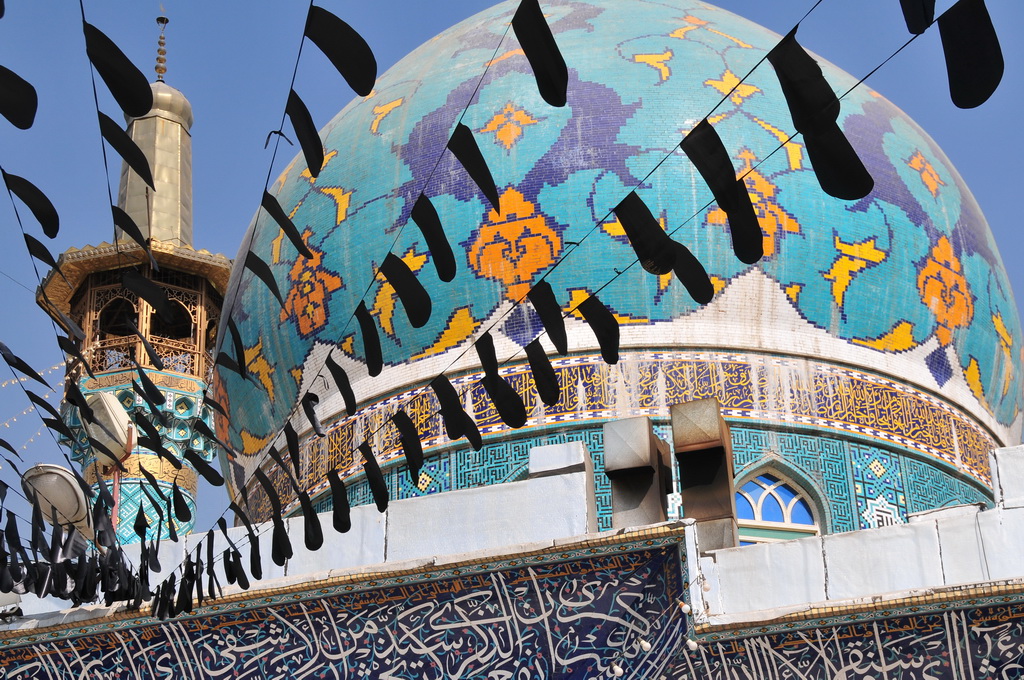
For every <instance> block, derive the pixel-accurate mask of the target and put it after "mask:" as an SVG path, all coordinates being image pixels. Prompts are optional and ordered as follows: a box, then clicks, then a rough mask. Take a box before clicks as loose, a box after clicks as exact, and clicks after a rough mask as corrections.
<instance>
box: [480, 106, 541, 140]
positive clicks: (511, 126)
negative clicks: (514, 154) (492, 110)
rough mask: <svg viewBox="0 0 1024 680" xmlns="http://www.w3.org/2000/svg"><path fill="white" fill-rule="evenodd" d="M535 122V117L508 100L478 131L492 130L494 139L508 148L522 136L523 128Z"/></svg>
mask: <svg viewBox="0 0 1024 680" xmlns="http://www.w3.org/2000/svg"><path fill="white" fill-rule="evenodd" d="M536 122H537V119H536V118H534V117H532V116H531V115H530V114H528V113H527V112H526V111H525V110H523V109H519V108H516V107H515V105H514V104H512V102H509V103H508V104H505V108H503V109H502V110H501V111H499V112H498V113H496V114H494V117H493V118H491V119H490V120H489V121H487V125H485V126H483V127H482V128H480V130H479V132H493V133H494V139H495V140H496V141H497V142H498V143H499V144H501V145H502V146H503V147H505V149H506V150H508V149H511V148H512V146H513V145H514V144H515V143H516V142H518V141H519V138H520V137H522V136H523V128H524V127H526V126H527V125H533V124H534V123H536Z"/></svg>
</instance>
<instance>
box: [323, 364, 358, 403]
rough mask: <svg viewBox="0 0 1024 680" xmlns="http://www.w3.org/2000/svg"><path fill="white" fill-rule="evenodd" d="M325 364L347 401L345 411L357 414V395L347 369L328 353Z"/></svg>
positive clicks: (342, 396)
mask: <svg viewBox="0 0 1024 680" xmlns="http://www.w3.org/2000/svg"><path fill="white" fill-rule="evenodd" d="M324 364H325V365H326V366H327V370H328V371H330V373H331V377H332V378H334V384H335V385H337V386H338V392H339V393H340V394H341V398H342V399H343V400H344V401H345V413H346V414H347V415H350V416H353V415H355V413H356V410H357V409H358V404H357V403H356V395H355V392H353V391H352V384H351V383H350V382H349V379H348V374H347V373H345V369H343V368H342V367H341V366H339V365H338V364H337V362H335V361H334V357H332V356H331V355H330V354H328V355H327V361H325V362H324Z"/></svg>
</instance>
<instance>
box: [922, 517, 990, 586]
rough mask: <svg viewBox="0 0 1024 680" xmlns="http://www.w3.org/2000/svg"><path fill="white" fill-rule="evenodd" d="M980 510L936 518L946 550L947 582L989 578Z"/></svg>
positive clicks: (944, 568)
mask: <svg viewBox="0 0 1024 680" xmlns="http://www.w3.org/2000/svg"><path fill="white" fill-rule="evenodd" d="M980 518H981V515H980V514H978V513H976V512H975V513H970V514H963V513H961V514H959V515H952V516H950V515H947V516H942V517H939V519H937V520H936V521H935V524H936V527H937V529H938V532H939V552H940V553H941V554H942V576H943V581H944V583H945V584H946V585H950V586H951V585H959V584H964V583H980V582H983V581H987V580H988V568H987V566H986V565H985V560H984V558H983V546H982V541H981V532H980V531H979V529H978V520H979V519H980Z"/></svg>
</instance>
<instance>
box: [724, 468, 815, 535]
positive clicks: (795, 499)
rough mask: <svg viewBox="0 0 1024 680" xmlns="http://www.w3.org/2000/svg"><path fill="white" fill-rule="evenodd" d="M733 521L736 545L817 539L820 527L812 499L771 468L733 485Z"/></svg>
mask: <svg viewBox="0 0 1024 680" xmlns="http://www.w3.org/2000/svg"><path fill="white" fill-rule="evenodd" d="M736 519H737V524H738V528H739V539H740V545H752V544H754V543H773V542H777V541H788V540H791V539H794V538H805V537H807V536H817V535H819V534H821V533H822V529H821V528H822V526H823V522H822V511H821V508H820V507H819V506H818V504H817V503H816V502H815V498H814V495H813V494H811V493H809V492H808V491H807V490H805V489H804V488H803V487H802V486H801V485H800V484H798V483H796V482H794V481H793V480H792V478H791V477H789V476H787V475H785V474H783V473H781V472H779V471H777V470H775V469H773V468H760V469H758V470H757V471H755V472H752V473H750V474H748V475H746V476H745V477H744V478H743V479H742V480H741V481H740V482H739V483H738V484H737V485H736Z"/></svg>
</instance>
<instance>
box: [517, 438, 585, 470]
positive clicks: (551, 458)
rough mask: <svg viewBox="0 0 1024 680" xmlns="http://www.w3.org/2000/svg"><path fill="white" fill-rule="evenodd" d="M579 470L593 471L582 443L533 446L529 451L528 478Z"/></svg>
mask: <svg viewBox="0 0 1024 680" xmlns="http://www.w3.org/2000/svg"><path fill="white" fill-rule="evenodd" d="M581 470H591V471H592V470H593V464H592V463H591V459H590V451H588V450H587V447H586V446H585V445H584V444H583V442H565V443H564V444H549V445H548V446H534V447H533V448H531V449H530V465H529V471H530V472H529V476H530V477H543V476H545V475H552V474H559V473H562V472H579V471H581Z"/></svg>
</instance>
